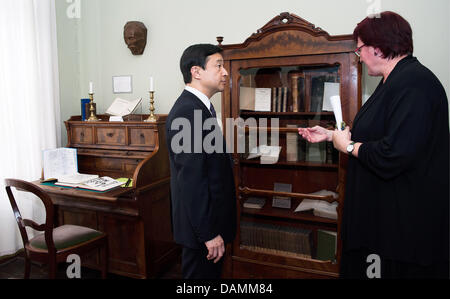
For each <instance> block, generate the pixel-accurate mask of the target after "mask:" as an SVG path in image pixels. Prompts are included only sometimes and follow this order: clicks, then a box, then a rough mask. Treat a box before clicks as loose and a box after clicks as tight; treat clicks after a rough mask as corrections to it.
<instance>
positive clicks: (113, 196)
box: [40, 115, 179, 278]
mask: <svg viewBox="0 0 450 299" xmlns="http://www.w3.org/2000/svg"><path fill="white" fill-rule="evenodd" d="M98 117H99V118H100V121H98V122H87V121H81V117H80V116H73V117H71V118H70V119H69V120H68V121H65V125H66V129H67V137H68V142H67V147H71V148H76V149H77V155H78V171H79V172H80V173H92V174H98V175H100V176H110V177H112V178H118V177H127V178H132V179H133V186H132V187H129V188H119V189H114V190H111V191H108V192H104V193H98V192H90V191H83V190H77V189H67V188H61V187H51V186H45V185H40V187H42V188H43V189H45V190H46V191H47V192H48V193H49V194H50V196H51V197H52V200H53V202H54V204H55V205H56V211H57V213H56V215H57V216H56V217H57V223H58V225H62V224H77V225H84V226H88V227H91V228H95V229H98V230H101V231H104V232H106V233H107V234H108V242H109V272H111V273H115V274H119V275H124V276H129V277H135V278H150V277H157V276H158V274H159V273H160V272H161V270H162V269H164V268H165V267H168V266H169V264H171V263H173V262H174V261H175V260H176V258H177V256H178V254H179V248H178V246H177V245H176V244H174V242H173V237H172V229H171V216H170V172H169V159H168V153H167V145H166V141H165V121H166V115H158V121H157V122H153V123H152V122H144V121H143V119H145V118H146V116H145V115H131V116H129V117H127V118H125V121H124V122H109V121H108V118H109V116H106V115H99V116H98ZM97 259H98V256H97V254H95V253H94V254H93V255H91V256H90V257H87V258H85V259H84V260H83V259H82V263H83V264H84V265H86V266H88V267H93V268H97V261H98V260H97Z"/></svg>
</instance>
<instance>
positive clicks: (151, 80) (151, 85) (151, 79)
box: [150, 77, 155, 91]
mask: <svg viewBox="0 0 450 299" xmlns="http://www.w3.org/2000/svg"><path fill="white" fill-rule="evenodd" d="M150 91H155V89H154V88H153V77H150Z"/></svg>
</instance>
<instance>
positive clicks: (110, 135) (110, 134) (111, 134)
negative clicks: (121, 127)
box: [106, 133, 114, 137]
mask: <svg viewBox="0 0 450 299" xmlns="http://www.w3.org/2000/svg"><path fill="white" fill-rule="evenodd" d="M106 136H108V137H113V136H114V133H108V134H106Z"/></svg>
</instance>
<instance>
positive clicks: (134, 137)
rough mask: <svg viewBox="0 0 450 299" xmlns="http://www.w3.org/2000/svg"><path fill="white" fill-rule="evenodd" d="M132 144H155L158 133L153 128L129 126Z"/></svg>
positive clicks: (138, 145)
mask: <svg viewBox="0 0 450 299" xmlns="http://www.w3.org/2000/svg"><path fill="white" fill-rule="evenodd" d="M129 136H130V144H129V145H130V146H137V147H140V146H145V147H148V146H155V144H156V134H155V129H153V128H129Z"/></svg>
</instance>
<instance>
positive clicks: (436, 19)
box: [57, 0, 450, 144]
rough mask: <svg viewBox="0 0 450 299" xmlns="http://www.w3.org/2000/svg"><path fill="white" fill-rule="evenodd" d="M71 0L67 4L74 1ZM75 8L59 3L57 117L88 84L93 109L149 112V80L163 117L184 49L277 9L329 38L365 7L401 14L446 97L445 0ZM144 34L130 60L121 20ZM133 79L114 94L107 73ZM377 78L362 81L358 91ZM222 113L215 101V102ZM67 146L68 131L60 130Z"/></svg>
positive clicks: (139, 3) (202, 1) (449, 86)
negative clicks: (118, 103)
mask: <svg viewBox="0 0 450 299" xmlns="http://www.w3.org/2000/svg"><path fill="white" fill-rule="evenodd" d="M75 1H76V0H73V2H74V3H76V2H75ZM74 3H67V1H66V0H57V26H58V27H57V29H58V52H59V66H60V85H61V86H60V89H61V119H62V120H67V119H68V118H69V117H70V116H71V115H79V114H80V98H85V97H88V94H87V92H88V82H89V81H93V82H94V88H95V102H96V103H97V111H98V112H99V113H104V111H105V110H106V109H107V108H108V106H109V105H110V104H111V103H112V101H113V100H114V98H115V97H117V96H119V97H122V98H124V99H129V100H131V99H136V98H138V97H142V98H143V99H144V100H143V107H142V111H138V112H142V113H148V111H149V110H148V108H149V100H148V85H149V83H148V81H149V79H148V78H149V77H150V76H153V77H154V80H155V89H156V93H155V101H156V103H155V108H156V113H168V112H169V111H170V108H171V107H172V105H173V103H174V101H175V100H176V98H177V97H178V95H179V94H180V92H181V90H182V88H183V86H184V84H183V80H182V76H181V73H180V71H179V66H178V64H179V59H180V56H181V54H182V52H183V50H184V49H185V48H186V47H187V46H189V45H191V44H194V43H213V44H216V43H217V42H216V36H224V42H223V44H231V43H242V42H243V41H244V40H245V39H246V38H248V37H249V36H250V35H251V34H252V33H253V32H255V31H256V30H257V29H259V28H261V27H263V26H264V25H265V24H266V23H267V22H268V21H269V20H271V19H272V18H273V17H275V16H276V15H278V14H279V13H281V12H285V11H287V12H290V13H293V14H296V15H298V16H300V17H302V18H303V19H305V20H307V21H309V22H311V23H313V24H315V25H316V26H319V27H321V28H322V29H324V30H325V31H327V32H328V33H329V34H330V35H340V34H351V33H352V32H353V29H354V27H355V26H356V24H357V23H358V22H359V21H361V20H362V19H364V18H365V17H366V15H367V11H368V9H369V8H370V7H371V5H374V4H377V3H379V4H380V5H381V10H382V11H384V10H392V11H395V12H398V13H399V14H401V15H402V16H403V17H405V18H406V19H407V20H408V21H409V22H410V24H411V26H412V28H413V32H414V44H415V52H414V54H415V56H417V57H418V58H419V60H420V61H421V62H422V63H423V64H424V65H426V66H427V67H428V68H430V69H431V70H432V71H433V72H434V73H435V74H436V75H437V76H438V78H439V79H440V80H441V82H442V84H443V85H444V87H445V88H446V90H447V94H448V95H450V55H449V53H450V23H449V16H450V1H448V0H429V1H425V0H345V1H336V0H315V1H311V0H309V1H306V0H277V1H273V0H247V1H244V0H227V1H218V0H190V1H180V0H79V3H80V6H79V7H80V12H81V14H80V18H69V17H68V14H67V9H68V8H73V7H74V6H72V7H71V5H74ZM131 20H137V21H141V22H143V23H144V24H145V25H146V26H147V29H148V37H147V46H146V48H145V52H144V54H143V55H140V56H134V55H132V54H131V52H130V50H129V49H128V48H127V47H126V45H125V43H124V40H123V26H124V25H125V23H126V22H127V21H131ZM117 75H132V78H133V93H132V94H120V95H117V94H113V92H112V76H117ZM378 82H379V78H369V77H368V76H367V74H365V76H364V77H363V86H364V90H363V92H364V94H365V95H366V96H365V98H366V97H367V95H369V94H371V92H372V91H373V90H374V88H375V87H376V85H377V83H378ZM213 103H214V106H215V107H217V110H220V96H215V97H214V99H213ZM62 137H63V138H62V140H63V144H65V142H66V140H67V138H66V132H65V129H64V128H63V130H62Z"/></svg>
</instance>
